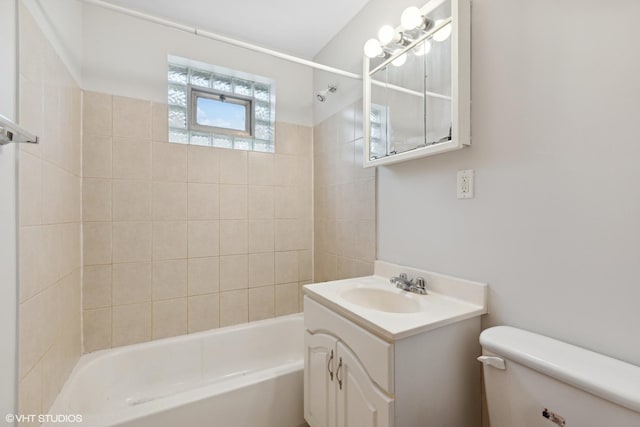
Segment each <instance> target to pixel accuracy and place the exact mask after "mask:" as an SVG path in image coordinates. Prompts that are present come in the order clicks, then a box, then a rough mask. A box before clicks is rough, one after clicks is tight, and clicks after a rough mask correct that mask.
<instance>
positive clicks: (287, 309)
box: [276, 282, 299, 316]
mask: <svg viewBox="0 0 640 427" xmlns="http://www.w3.org/2000/svg"><path fill="white" fill-rule="evenodd" d="M298 288H299V286H298V282H296V283H287V284H283V285H276V316H284V315H286V314H292V313H297V312H298Z"/></svg>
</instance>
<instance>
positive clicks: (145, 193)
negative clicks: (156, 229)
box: [112, 180, 151, 221]
mask: <svg viewBox="0 0 640 427" xmlns="http://www.w3.org/2000/svg"><path fill="white" fill-rule="evenodd" d="M112 191H113V206H112V209H113V220H114V221H150V220H151V183H150V182H147V181H130V180H113V190H112Z"/></svg>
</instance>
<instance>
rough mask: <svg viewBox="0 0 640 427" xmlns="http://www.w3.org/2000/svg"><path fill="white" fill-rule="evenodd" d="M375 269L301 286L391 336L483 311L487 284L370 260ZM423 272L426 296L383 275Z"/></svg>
mask: <svg viewBox="0 0 640 427" xmlns="http://www.w3.org/2000/svg"><path fill="white" fill-rule="evenodd" d="M375 271H376V274H374V275H373V276H365V277H354V278H352V279H343V280H334V281H331V282H324V283H316V284H312V285H306V286H305V287H304V292H305V298H310V299H313V300H315V301H316V302H319V303H321V304H323V305H325V306H327V307H328V308H330V309H331V310H333V311H335V312H337V313H339V314H341V315H343V316H344V317H346V318H347V319H350V320H352V321H354V322H355V323H357V324H358V325H360V326H362V327H364V328H365V329H368V330H369V331H370V332H372V333H374V334H376V335H378V336H379V337H382V338H384V339H387V340H397V339H401V338H405V337H408V336H411V335H414V334H417V333H421V332H424V331H428V330H432V329H436V328H439V327H441V326H444V325H448V324H451V323H455V322H458V321H461V320H465V319H469V318H471V317H475V316H479V315H482V314H484V313H486V312H487V285H486V284H484V283H479V282H472V281H469V280H465V279H458V278H455V277H451V276H445V275H442V274H438V273H432V272H428V271H424V270H417V269H412V268H409V267H403V266H398V265H394V264H389V263H385V262H383V261H376V264H375ZM400 273H407V274H408V276H409V277H424V278H425V279H426V281H427V292H428V293H427V295H419V294H414V293H411V292H405V291H403V290H400V289H398V288H396V287H395V286H394V285H393V284H391V283H389V278H390V277H392V276H398V275H399V274H400Z"/></svg>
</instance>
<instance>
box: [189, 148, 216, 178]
mask: <svg viewBox="0 0 640 427" xmlns="http://www.w3.org/2000/svg"><path fill="white" fill-rule="evenodd" d="M219 153H220V150H218V149H215V148H211V147H198V146H196V145H190V146H189V148H188V179H189V182H202V183H217V182H219V181H220V166H219V161H220V160H219Z"/></svg>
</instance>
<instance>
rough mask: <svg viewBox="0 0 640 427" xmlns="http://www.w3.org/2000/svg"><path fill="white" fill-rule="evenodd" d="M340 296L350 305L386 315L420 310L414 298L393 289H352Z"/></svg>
mask: <svg viewBox="0 0 640 427" xmlns="http://www.w3.org/2000/svg"><path fill="white" fill-rule="evenodd" d="M340 296H341V297H342V298H344V299H345V300H346V301H348V302H350V303H352V304H355V305H359V306H361V307H364V308H370V309H373V310H379V311H385V312H388V313H416V312H418V311H420V310H421V307H420V303H419V302H418V301H416V300H415V297H414V296H412V295H409V294H402V293H398V292H394V290H393V289H391V290H386V289H375V288H352V289H346V290H345V291H343V292H341V293H340Z"/></svg>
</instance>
